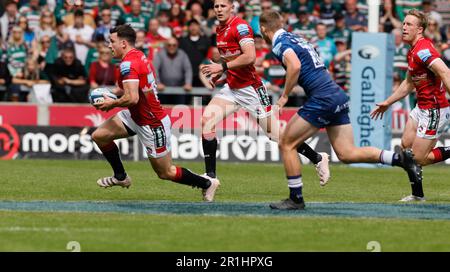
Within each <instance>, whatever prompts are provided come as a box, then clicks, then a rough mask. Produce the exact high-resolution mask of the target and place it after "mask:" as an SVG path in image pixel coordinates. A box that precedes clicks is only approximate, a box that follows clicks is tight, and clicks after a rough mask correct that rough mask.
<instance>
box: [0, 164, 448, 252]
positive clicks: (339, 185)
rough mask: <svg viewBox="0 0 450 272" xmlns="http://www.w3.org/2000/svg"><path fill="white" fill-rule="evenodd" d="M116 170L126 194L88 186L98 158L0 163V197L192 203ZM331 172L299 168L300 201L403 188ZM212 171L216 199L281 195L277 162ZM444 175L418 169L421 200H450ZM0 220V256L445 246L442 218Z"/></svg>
mask: <svg viewBox="0 0 450 272" xmlns="http://www.w3.org/2000/svg"><path fill="white" fill-rule="evenodd" d="M181 164H182V165H183V166H187V167H189V168H190V169H192V170H193V171H196V172H198V173H201V172H202V169H203V165H202V164H201V163H181ZM125 167H126V169H127V171H128V173H129V174H130V175H131V176H132V178H133V185H132V186H131V187H130V189H129V190H127V189H122V188H110V189H101V188H99V187H98V186H97V185H96V183H95V181H96V180H97V179H98V178H99V177H102V176H107V175H110V173H111V171H110V169H109V166H108V165H107V163H106V162H105V161H56V160H20V161H2V162H0V172H1V173H2V176H3V177H2V186H0V200H8V201H37V200H47V201H134V202H136V201H169V202H199V201H200V200H201V195H200V191H199V190H197V189H191V188H190V187H188V186H181V185H177V184H173V183H171V182H167V181H162V180H159V179H158V178H157V177H156V175H155V174H154V173H153V171H152V170H151V168H150V166H149V164H148V163H146V162H139V163H134V162H126V163H125ZM331 170H332V179H331V181H330V183H329V184H328V185H327V186H326V187H324V188H322V187H320V186H319V184H318V181H317V177H316V175H315V170H314V169H313V168H312V167H311V166H306V167H305V168H304V173H303V182H304V184H305V185H304V186H305V187H304V195H305V199H306V201H307V202H364V203H367V202H376V203H395V204H397V200H398V199H399V198H400V197H402V196H404V195H407V194H409V192H410V189H409V185H408V182H407V177H406V174H405V173H404V172H403V171H402V170H401V169H398V168H382V169H361V168H350V167H347V166H338V165H332V168H331ZM218 173H219V176H220V178H221V182H222V186H221V188H220V190H219V192H218V194H217V197H216V199H217V202H218V203H220V202H266V203H269V202H271V201H277V200H279V199H282V198H285V197H286V196H287V192H288V190H287V186H286V181H285V180H284V178H283V177H284V174H283V168H282V166H281V165H277V164H247V163H245V164H244V163H240V164H232V163H219V166H218ZM447 175H448V169H447V168H446V167H426V168H425V170H424V179H425V184H424V187H425V193H426V196H427V199H428V201H427V203H428V204H430V203H444V204H450V184H448V181H447V179H446V177H447ZM307 205H308V204H307ZM417 205H421V204H417ZM307 207H308V206H307ZM297 212H298V211H297ZM0 218H1V220H0V250H2V251H23V250H26V251H66V248H65V246H66V244H67V242H69V241H78V242H80V243H81V249H82V251H366V245H367V243H368V242H369V241H378V242H380V243H381V249H382V250H383V251H449V250H450V228H449V227H450V221H449V220H417V219H398V218H395V219H380V218H350V217H348V218H342V217H333V216H330V217H287V216H282V215H280V216H246V215H239V216H217V215H216V216H207V215H191V214H178V215H176V214H163V215H158V214H127V213H98V212H92V213H87V212H83V213H79V212H29V211H11V210H5V211H0ZM412 237H414V238H412Z"/></svg>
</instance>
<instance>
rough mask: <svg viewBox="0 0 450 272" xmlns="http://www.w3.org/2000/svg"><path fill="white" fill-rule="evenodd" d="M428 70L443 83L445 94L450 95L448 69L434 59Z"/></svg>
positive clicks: (439, 60) (449, 70)
mask: <svg viewBox="0 0 450 272" xmlns="http://www.w3.org/2000/svg"><path fill="white" fill-rule="evenodd" d="M430 70H431V71H433V73H434V74H435V75H437V76H439V77H440V78H441V80H442V82H443V83H444V86H445V88H446V89H447V92H448V93H449V94H450V69H448V67H447V65H445V63H444V62H443V61H442V59H440V58H439V59H436V60H435V61H434V62H433V63H432V64H431V66H430Z"/></svg>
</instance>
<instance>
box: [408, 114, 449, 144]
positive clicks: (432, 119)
mask: <svg viewBox="0 0 450 272" xmlns="http://www.w3.org/2000/svg"><path fill="white" fill-rule="evenodd" d="M409 117H411V118H412V119H413V120H414V121H415V122H416V123H417V134H416V135H417V137H420V138H423V139H429V140H433V139H438V138H439V136H441V134H442V133H443V132H444V129H445V128H446V126H447V125H448V124H449V122H450V107H446V108H442V109H419V107H417V106H416V107H415V108H414V109H413V110H412V111H411V113H410V114H409Z"/></svg>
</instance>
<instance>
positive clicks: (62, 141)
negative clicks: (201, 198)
mask: <svg viewBox="0 0 450 272" xmlns="http://www.w3.org/2000/svg"><path fill="white" fill-rule="evenodd" d="M203 109H204V107H202V106H186V105H177V106H170V107H166V113H167V114H168V115H169V116H170V118H171V120H172V137H171V141H172V156H173V158H174V159H178V160H193V161H202V160H203V151H202V145H201V116H202V113H203ZM119 110H120V109H114V110H112V111H110V112H106V113H105V112H101V111H98V110H96V109H95V108H94V107H92V106H91V105H89V104H52V105H36V104H28V103H0V159H25V158H54V159H103V157H102V155H101V153H100V150H99V149H98V147H97V146H96V145H95V143H94V142H93V141H92V139H91V133H92V131H93V130H94V129H95V127H97V126H98V125H100V124H101V123H102V122H103V121H104V120H106V119H107V118H109V117H110V116H112V115H113V114H115V113H116V112H117V111H119ZM296 112H297V109H296V108H286V109H284V110H283V111H282V114H281V115H279V116H277V118H278V119H279V120H280V123H281V126H285V125H286V124H287V122H288V121H289V119H290V118H291V117H292V116H293V115H294V114H296ZM407 117H408V114H407V112H406V111H403V110H397V111H394V112H393V117H392V119H393V120H394V121H395V122H393V131H394V133H393V137H392V140H391V147H392V148H394V147H395V146H399V145H400V138H401V131H402V130H403V127H404V124H405V123H406V120H407ZM217 135H218V138H219V147H218V153H217V156H218V158H219V160H221V161H231V162H242V161H248V162H275V163H279V162H281V159H280V153H279V150H278V147H277V144H276V143H274V142H272V141H270V140H269V139H268V138H267V136H266V135H265V134H264V133H263V132H262V131H261V130H260V129H259V127H258V125H257V123H256V121H255V120H254V119H252V118H251V116H250V115H249V114H248V113H247V112H245V111H243V110H240V111H238V112H236V113H234V114H231V115H230V116H229V117H228V118H227V119H226V120H224V121H223V122H221V123H219V124H218V126H217ZM307 142H308V143H309V144H310V145H311V146H312V147H313V148H314V149H316V150H317V151H324V152H328V153H329V154H331V160H332V161H333V162H338V160H337V157H336V155H335V154H334V152H333V151H332V149H331V146H330V143H329V141H328V138H327V136H326V133H324V132H323V131H321V132H319V133H318V134H317V135H315V136H314V137H312V138H310V139H308V141H307ZM117 144H118V146H119V148H120V151H121V156H122V158H124V159H126V160H136V161H137V160H145V159H146V156H145V151H144V149H143V148H142V146H141V144H140V142H139V141H138V139H137V138H136V137H131V138H129V139H122V140H118V141H117ZM438 144H439V145H445V146H448V145H450V134H448V133H445V134H444V135H443V137H442V138H441V140H440V141H439V143H438ZM302 161H303V163H309V162H308V160H307V159H306V158H304V157H302ZM447 163H450V161H448V162H447Z"/></svg>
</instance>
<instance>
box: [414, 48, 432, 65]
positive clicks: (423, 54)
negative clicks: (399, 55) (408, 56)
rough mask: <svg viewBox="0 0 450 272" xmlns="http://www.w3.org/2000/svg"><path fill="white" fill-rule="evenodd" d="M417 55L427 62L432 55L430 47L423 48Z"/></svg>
mask: <svg viewBox="0 0 450 272" xmlns="http://www.w3.org/2000/svg"><path fill="white" fill-rule="evenodd" d="M417 56H419V58H420V59H421V60H422V61H423V62H426V61H427V60H428V59H429V58H430V57H431V52H430V49H423V50H420V51H419V52H417Z"/></svg>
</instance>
